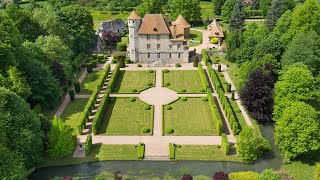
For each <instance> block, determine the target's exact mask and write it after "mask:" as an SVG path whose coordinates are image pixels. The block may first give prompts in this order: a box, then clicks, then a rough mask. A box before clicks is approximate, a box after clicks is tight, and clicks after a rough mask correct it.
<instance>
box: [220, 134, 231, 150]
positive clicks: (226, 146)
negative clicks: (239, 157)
mask: <svg viewBox="0 0 320 180" xmlns="http://www.w3.org/2000/svg"><path fill="white" fill-rule="evenodd" d="M221 146H222V149H223V151H224V153H225V155H228V154H229V150H230V144H229V141H228V137H227V135H226V134H225V133H222V139H221Z"/></svg>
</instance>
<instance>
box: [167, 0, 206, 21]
mask: <svg viewBox="0 0 320 180" xmlns="http://www.w3.org/2000/svg"><path fill="white" fill-rule="evenodd" d="M169 5H170V9H171V14H170V16H171V19H172V20H175V19H176V18H177V17H178V16H179V15H180V14H181V15H182V16H183V17H184V18H185V19H186V21H188V22H190V21H197V20H201V8H200V1H199V0H172V1H171V2H170V4H169Z"/></svg>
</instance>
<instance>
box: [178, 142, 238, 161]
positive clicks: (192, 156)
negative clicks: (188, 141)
mask: <svg viewBox="0 0 320 180" xmlns="http://www.w3.org/2000/svg"><path fill="white" fill-rule="evenodd" d="M175 149H176V151H175V160H210V161H233V162H241V160H240V159H239V158H238V156H237V155H236V154H234V155H228V156H227V155H225V154H224V152H223V150H222V148H218V147H217V146H212V145H211V146H210V145H181V147H180V148H179V147H176V148H175Z"/></svg>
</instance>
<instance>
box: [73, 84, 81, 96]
mask: <svg viewBox="0 0 320 180" xmlns="http://www.w3.org/2000/svg"><path fill="white" fill-rule="evenodd" d="M73 86H74V90H75V91H76V92H77V93H79V92H80V82H79V81H78V82H75V83H74V84H73Z"/></svg>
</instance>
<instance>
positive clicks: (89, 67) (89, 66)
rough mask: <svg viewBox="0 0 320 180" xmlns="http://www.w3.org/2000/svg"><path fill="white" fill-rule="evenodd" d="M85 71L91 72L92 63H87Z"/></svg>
mask: <svg viewBox="0 0 320 180" xmlns="http://www.w3.org/2000/svg"><path fill="white" fill-rule="evenodd" d="M86 65H87V71H88V73H91V72H92V63H87V64H86Z"/></svg>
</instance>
